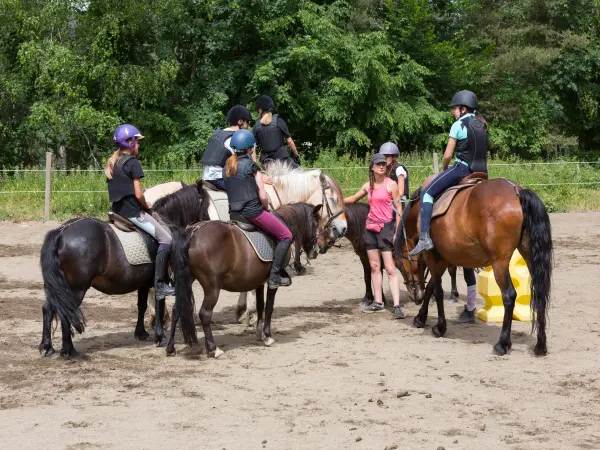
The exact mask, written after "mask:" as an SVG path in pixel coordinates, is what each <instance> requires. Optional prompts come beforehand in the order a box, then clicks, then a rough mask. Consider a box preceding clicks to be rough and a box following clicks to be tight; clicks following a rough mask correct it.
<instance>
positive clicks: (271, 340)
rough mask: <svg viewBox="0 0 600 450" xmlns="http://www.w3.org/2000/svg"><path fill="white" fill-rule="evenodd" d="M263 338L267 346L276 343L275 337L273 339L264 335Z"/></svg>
mask: <svg viewBox="0 0 600 450" xmlns="http://www.w3.org/2000/svg"><path fill="white" fill-rule="evenodd" d="M262 340H263V342H264V343H265V345H266V346H267V347H270V346H271V345H273V344H274V343H275V339H273V338H272V337H271V336H263V339H262Z"/></svg>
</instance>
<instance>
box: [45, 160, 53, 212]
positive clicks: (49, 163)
mask: <svg viewBox="0 0 600 450" xmlns="http://www.w3.org/2000/svg"><path fill="white" fill-rule="evenodd" d="M51 173H52V153H51V152H46V194H45V198H44V222H47V221H48V220H50V185H51V179H50V175H51Z"/></svg>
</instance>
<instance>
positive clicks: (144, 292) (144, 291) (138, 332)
mask: <svg viewBox="0 0 600 450" xmlns="http://www.w3.org/2000/svg"><path fill="white" fill-rule="evenodd" d="M148 291H149V289H148V288H147V287H143V288H140V289H138V303H137V306H138V320H137V324H136V325H135V338H136V339H137V340H139V341H145V340H146V339H148V336H150V335H149V334H148V332H147V331H146V327H144V316H145V315H146V309H147V308H148Z"/></svg>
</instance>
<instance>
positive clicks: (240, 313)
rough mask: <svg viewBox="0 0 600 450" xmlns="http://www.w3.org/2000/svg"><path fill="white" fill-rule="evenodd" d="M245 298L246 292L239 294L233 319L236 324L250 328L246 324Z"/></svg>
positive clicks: (246, 308) (246, 309)
mask: <svg viewBox="0 0 600 450" xmlns="http://www.w3.org/2000/svg"><path fill="white" fill-rule="evenodd" d="M247 297H248V293H247V292H240V295H239V297H238V302H237V306H236V308H235V317H236V318H237V321H238V323H244V324H246V326H250V325H249V323H248V307H247V301H246V299H247Z"/></svg>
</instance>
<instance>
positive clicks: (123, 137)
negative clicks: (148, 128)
mask: <svg viewBox="0 0 600 450" xmlns="http://www.w3.org/2000/svg"><path fill="white" fill-rule="evenodd" d="M129 139H131V144H130V143H128V142H127V141H128V140H129ZM138 139H144V136H142V133H140V130H138V129H137V128H136V127H134V126H133V125H129V124H126V123H125V124H123V125H119V126H118V127H117V129H116V130H115V134H114V135H113V142H114V143H115V144H117V145H118V146H119V147H126V148H130V149H133V147H134V146H135V141H136V140H138Z"/></svg>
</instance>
